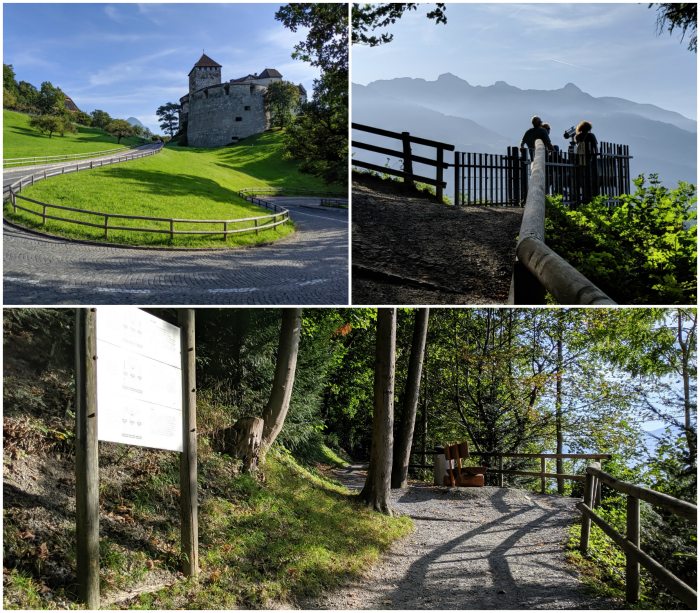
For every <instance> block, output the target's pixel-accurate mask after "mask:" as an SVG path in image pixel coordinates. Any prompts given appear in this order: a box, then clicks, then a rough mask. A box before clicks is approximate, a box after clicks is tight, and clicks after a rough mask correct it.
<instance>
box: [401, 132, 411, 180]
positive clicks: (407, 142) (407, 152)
mask: <svg viewBox="0 0 700 613" xmlns="http://www.w3.org/2000/svg"><path fill="white" fill-rule="evenodd" d="M401 143H402V144H403V171H404V172H405V173H406V174H407V175H410V176H408V177H406V179H405V180H406V183H408V184H410V185H413V176H412V175H413V158H412V157H411V155H412V154H411V135H410V134H409V133H408V132H401Z"/></svg>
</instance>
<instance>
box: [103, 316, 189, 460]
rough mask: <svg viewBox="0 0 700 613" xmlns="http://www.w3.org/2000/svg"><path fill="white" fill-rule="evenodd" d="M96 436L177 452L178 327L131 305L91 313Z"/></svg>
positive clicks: (179, 423) (179, 416)
mask: <svg viewBox="0 0 700 613" xmlns="http://www.w3.org/2000/svg"><path fill="white" fill-rule="evenodd" d="M96 337H97V358H98V359H97V438H98V439H99V440H101V441H110V442H113V443H125V444H127V445H141V446H143V447H154V448H157V449H167V450H170V451H182V450H183V440H182V436H183V434H182V367H181V356H180V328H178V327H177V326H173V325H172V324H169V323H167V322H165V321H163V320H162V319H158V318H157V317H154V316H153V315H151V314H149V313H146V312H145V311H142V310H140V309H136V308H133V307H100V308H98V309H97V312H96Z"/></svg>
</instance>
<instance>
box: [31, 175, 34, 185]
mask: <svg viewBox="0 0 700 613" xmlns="http://www.w3.org/2000/svg"><path fill="white" fill-rule="evenodd" d="M31 184H32V185H34V175H33V174H32V183H31Z"/></svg>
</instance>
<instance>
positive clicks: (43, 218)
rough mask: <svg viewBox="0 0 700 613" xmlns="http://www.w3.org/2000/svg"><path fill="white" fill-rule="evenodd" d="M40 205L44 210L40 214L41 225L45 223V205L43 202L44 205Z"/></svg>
mask: <svg viewBox="0 0 700 613" xmlns="http://www.w3.org/2000/svg"><path fill="white" fill-rule="evenodd" d="M42 206H43V207H44V212H43V214H42V216H41V223H42V224H43V225H46V205H45V204H44V205H42Z"/></svg>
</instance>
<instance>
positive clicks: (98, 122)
mask: <svg viewBox="0 0 700 613" xmlns="http://www.w3.org/2000/svg"><path fill="white" fill-rule="evenodd" d="M90 116H91V117H92V125H93V126H94V127H95V128H102V129H103V130H104V129H105V128H106V127H107V126H108V125H109V124H110V123H111V121H112V118H111V117H110V116H109V113H106V112H105V111H101V110H99V109H95V110H94V111H92V113H90Z"/></svg>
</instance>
